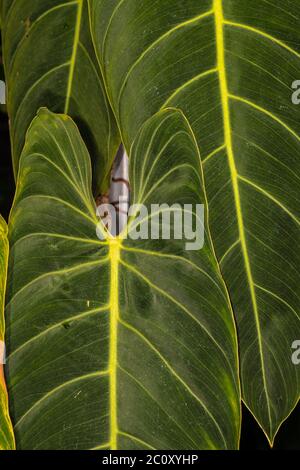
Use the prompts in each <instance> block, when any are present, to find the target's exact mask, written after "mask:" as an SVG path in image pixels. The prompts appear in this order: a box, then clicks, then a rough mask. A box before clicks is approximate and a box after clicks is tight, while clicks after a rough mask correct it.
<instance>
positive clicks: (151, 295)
mask: <svg viewBox="0 0 300 470" xmlns="http://www.w3.org/2000/svg"><path fill="white" fill-rule="evenodd" d="M130 173H131V175H130V178H131V183H132V188H133V191H132V203H143V204H145V205H146V207H148V208H150V204H154V203H160V202H161V201H163V202H167V203H169V204H173V203H177V204H188V203H189V204H197V203H199V204H201V203H205V194H204V192H203V182H202V173H201V163H200V158H199V154H198V150H197V147H196V144H195V140H194V138H193V135H192V133H191V130H190V128H189V126H188V124H187V122H186V120H185V119H184V117H183V116H182V114H181V113H180V112H178V111H172V110H166V111H163V112H160V113H159V114H158V115H157V116H155V117H153V118H152V119H150V121H149V122H148V123H147V124H146V125H145V126H144V127H143V129H142V130H141V132H140V134H139V136H138V137H137V140H136V141H135V143H134V145H133V148H132V152H131V165H130ZM162 210H163V208H161V211H162ZM170 210H171V209H170ZM95 213H96V208H95V204H94V201H93V198H92V194H91V168H90V161H89V156H88V153H87V150H86V148H85V146H84V143H83V141H82V139H81V137H80V134H79V132H78V130H77V128H76V126H75V125H74V123H73V122H72V120H71V119H70V118H68V117H66V116H64V115H63V116H57V115H54V114H52V113H50V112H48V111H46V110H44V109H43V110H41V111H40V112H39V114H38V117H37V118H36V119H35V120H34V121H33V123H32V125H31V127H30V129H29V131H28V135H27V140H26V145H25V147H24V151H23V154H22V157H21V160H20V171H19V177H18V186H17V194H16V198H15V202H14V206H13V210H12V213H11V218H10V223H9V227H10V228H9V237H10V243H11V255H10V278H9V282H8V294H7V308H6V312H7V319H8V326H7V337H8V338H9V344H8V349H9V357H8V383H9V395H10V398H11V410H12V416H13V422H14V425H15V433H16V439H17V445H18V447H19V448H20V449H90V448H97V449H101V448H103V449H104V448H105V449H108V448H110V449H117V448H118V449H152V448H156V449H225V448H230V449H235V448H237V446H238V441H239V431H240V393H239V380H238V360H237V343H236V332H235V327H234V321H233V315H232V312H231V309H230V304H229V300H228V295H227V291H226V288H225V285H224V282H223V280H222V277H221V275H220V272H219V269H218V265H217V263H216V259H215V255H214V252H213V249H212V245H211V240H210V234H209V230H208V225H207V214H206V220H205V243H204V247H203V249H202V250H197V251H187V250H186V249H185V243H184V240H150V239H149V240H135V241H134V240H132V239H131V237H129V236H127V238H126V237H125V234H123V235H122V236H120V237H119V238H110V237H108V238H107V239H103V240H100V239H99V238H98V237H97V234H96V229H97V227H98V228H99V220H98V219H97V217H96V215H95ZM139 220H140V219H139V218H136V217H134V216H132V218H131V219H130V222H129V226H128V234H132V233H133V231H134V226H135V225H136V226H138V225H139V224H140V225H142V224H145V223H146V221H147V219H146V220H144V222H142V221H141V220H140V221H139ZM173 224H174V220H173V218H171V226H172V227H173ZM136 229H137V227H136ZM125 233H126V232H125Z"/></svg>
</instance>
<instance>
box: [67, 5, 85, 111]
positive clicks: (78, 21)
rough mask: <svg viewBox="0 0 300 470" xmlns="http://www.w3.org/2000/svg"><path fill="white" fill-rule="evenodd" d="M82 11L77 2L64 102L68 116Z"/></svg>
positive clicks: (81, 6)
mask: <svg viewBox="0 0 300 470" xmlns="http://www.w3.org/2000/svg"><path fill="white" fill-rule="evenodd" d="M82 10H83V0H78V6H77V17H76V25H75V30H74V44H73V50H72V56H71V60H70V71H69V78H68V85H67V94H66V100H65V109H64V113H65V114H68V112H69V107H70V99H71V93H72V86H73V80H74V72H75V65H76V58H77V50H78V45H79V39H80V28H81V20H82Z"/></svg>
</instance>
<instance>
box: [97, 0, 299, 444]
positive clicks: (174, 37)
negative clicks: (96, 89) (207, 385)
mask: <svg viewBox="0 0 300 470" xmlns="http://www.w3.org/2000/svg"><path fill="white" fill-rule="evenodd" d="M135 8H136V7H135V3H134V1H130V0H129V1H128V2H126V3H124V2H119V3H118V4H117V7H116V8H115V10H114V11H113V12H111V9H109V8H106V5H105V2H95V1H93V0H90V10H91V12H92V13H91V15H92V29H93V35H94V37H95V44H96V48H97V53H98V57H99V60H100V61H102V68H103V70H104V79H105V81H106V84H107V89H108V92H109V95H110V100H111V103H112V106H113V108H114V110H115V113H116V116H117V119H118V121H119V123H120V127H121V133H122V138H123V140H124V141H125V143H126V145H127V147H128V148H129V147H130V145H131V142H132V140H133V139H134V137H135V135H136V132H137V131H138V129H139V128H140V127H141V126H142V124H143V123H144V122H145V121H146V120H147V119H148V118H149V117H150V116H151V115H153V114H154V113H156V112H157V111H158V110H159V109H161V108H164V107H166V106H174V107H176V108H179V109H181V110H183V112H184V113H185V115H186V116H187V118H188V120H189V122H190V124H191V126H192V129H193V132H194V133H195V136H196V139H197V142H198V146H199V148H200V150H201V156H202V161H203V165H204V173H205V181H206V190H207V194H208V201H209V211H210V214H211V217H210V221H211V229H212V235H213V242H214V245H215V248H216V252H217V256H218V259H219V261H220V265H221V268H222V273H223V275H224V278H225V281H226V283H227V285H228V288H229V293H230V296H231V299H232V301H233V306H234V311H235V316H236V320H237V323H238V333H239V340H240V349H241V363H242V367H241V379H242V388H243V398H244V401H245V403H246V405H247V406H248V407H249V409H250V410H251V412H252V413H253V414H254V416H255V417H256V419H257V421H258V423H259V424H260V425H261V427H262V428H263V430H264V432H265V434H266V435H267V437H268V439H269V441H270V443H271V444H272V443H273V441H274V438H275V435H276V433H277V431H278V429H279V427H280V425H281V424H282V422H283V421H284V420H285V418H286V417H288V416H289V414H290V413H291V411H292V410H293V409H294V407H295V406H296V405H297V402H298V400H299V390H300V387H299V370H298V369H299V368H298V369H297V367H296V366H295V365H293V364H292V361H291V345H292V343H293V341H294V340H295V338H296V337H297V335H299V331H300V326H299V325H300V323H299V314H298V313H297V314H296V315H295V312H299V296H300V293H299V273H298V272H297V271H298V270H297V265H298V263H299V250H295V240H297V243H296V245H297V246H298V239H299V230H298V222H299V201H298V197H297V194H299V170H300V169H299V161H298V160H297V159H296V158H295V155H297V154H298V153H299V135H300V129H299V125H298V124H297V123H298V122H299V110H298V108H297V107H296V106H293V105H292V103H291V88H290V87H291V83H292V82H293V81H294V79H295V74H297V73H298V74H299V72H300V62H299V47H298V46H297V44H298V43H299V30H298V27H297V22H298V21H299V17H298V14H297V2H290V3H289V5H288V6H285V7H282V5H281V3H279V2H277V1H276V2H272V5H271V4H270V2H265V1H263V0H257V1H255V2H251V3H249V2H247V1H244V0H243V1H242V2H240V1H232V2H223V1H221V0H215V1H210V2H201V5H199V2H196V1H192V0H191V1H189V2H187V3H185V5H184V8H183V7H182V5H181V4H180V2H172V5H171V4H170V3H169V2H168V1H167V0H166V1H164V2H161V3H160V5H157V4H155V5H154V4H153V5H151V2H150V1H149V2H145V3H143V8H144V12H145V13H144V14H141V13H140V14H139V15H138V14H137V11H136V9H135ZM103 11H104V12H103ZM166 11H168V12H169V14H168V15H166V14H165V12H166ZM270 11H272V15H270ZM105 12H106V13H105ZM170 12H171V13H170ZM101 21H102V23H101V24H102V28H103V29H104V30H106V35H105V37H103V35H101V33H99V28H97V27H98V25H99V24H100V22H101ZM147 21H148V23H147V24H148V26H147V28H145V24H146V22H147ZM279 25H280V26H279ZM117 31H118V35H117V34H116V32H117ZM122 43H124V44H128V45H129V44H130V54H129V55H128V56H127V57H126V58H125V59H124V60H123V61H120V57H119V55H118V54H119V49H120V48H121V44H122ZM111 58H113V59H111ZM274 63H276V64H277V67H274ZM133 110H134V112H133ZM285 188H290V191H287V190H286V189H285ZM297 201H298V202H297ZM255 209H256V210H255ZM255 220H257V222H255ZM266 226H267V227H269V231H268V230H266ZM281 234H282V237H284V241H283V240H282V239H281ZM295 279H297V281H296V280H295ZM267 292H269V294H267ZM267 296H268V297H267ZM269 310H271V311H272V312H273V317H272V316H271V315H270V313H269ZM282 331H284V334H283V333H282ZM279 343H280V344H281V345H279ZM258 364H259V367H258V366H257V365H258Z"/></svg>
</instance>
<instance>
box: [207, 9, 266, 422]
mask: <svg viewBox="0 0 300 470" xmlns="http://www.w3.org/2000/svg"><path fill="white" fill-rule="evenodd" d="M214 13H215V25H216V44H217V63H218V71H219V81H220V92H221V101H222V110H223V121H224V137H225V144H226V148H227V155H228V162H229V168H230V174H231V181H232V186H233V193H234V200H235V205H236V214H237V222H238V229H239V234H240V243H241V249H242V253H243V257H244V262H245V268H246V275H247V279H248V283H249V289H250V295H251V300H252V304H253V312H254V316H255V324H256V329H257V336H258V345H259V351H260V358H261V366H262V378H263V384H264V388H265V395H266V401H267V407H268V416H269V422H270V427H271V425H272V418H271V410H270V402H269V397H268V389H267V380H266V375H265V364H264V354H263V348H262V337H261V327H260V319H259V313H258V306H257V300H256V293H255V285H254V280H253V277H252V270H251V264H250V259H249V254H248V249H247V242H246V235H245V227H244V221H243V215H242V207H241V198H240V191H239V184H238V173H237V169H236V164H235V158H234V151H233V143H232V132H231V117H230V108H229V91H228V85H227V74H226V64H225V47H224V24H225V20H224V15H223V4H222V0H214Z"/></svg>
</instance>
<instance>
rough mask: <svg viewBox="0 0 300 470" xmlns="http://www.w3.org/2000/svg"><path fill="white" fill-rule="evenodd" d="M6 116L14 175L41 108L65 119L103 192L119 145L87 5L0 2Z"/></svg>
mask: <svg viewBox="0 0 300 470" xmlns="http://www.w3.org/2000/svg"><path fill="white" fill-rule="evenodd" d="M1 6H2V16H3V25H2V26H3V31H2V35H3V43H4V50H3V53H4V54H3V55H4V62H5V71H6V80H7V85H8V103H7V104H8V111H9V115H10V122H11V141H12V150H13V164H14V171H15V174H16V173H17V170H18V162H19V157H20V153H21V151H22V147H23V144H24V137H25V133H26V130H27V128H28V126H29V124H30V122H31V121H32V119H33V117H34V116H35V114H36V112H37V110H38V108H39V107H40V106H48V107H49V108H50V109H52V110H54V111H59V112H64V113H67V114H70V115H71V116H72V117H73V118H74V119H75V120H76V122H77V124H78V125H79V127H80V130H81V133H82V135H83V136H84V139H85V141H86V143H87V145H88V148H89V151H90V154H91V157H92V160H93V163H94V190H95V191H97V192H98V191H100V190H103V191H104V190H105V189H106V186H107V180H108V178H107V175H108V172H109V170H110V166H111V161H112V158H113V156H114V155H115V152H116V149H117V147H118V145H119V139H118V132H117V131H116V125H115V122H114V119H113V117H112V113H111V110H110V107H109V104H108V102H107V98H106V94H105V92H104V89H103V84H102V80H101V76H100V71H99V67H98V63H97V61H96V58H95V54H94V49H93V45H92V41H91V37H90V33H89V22H88V15H87V2H86V0H78V1H77V0H76V1H73V0H30V1H28V0H18V1H13V0H2V3H1Z"/></svg>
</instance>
